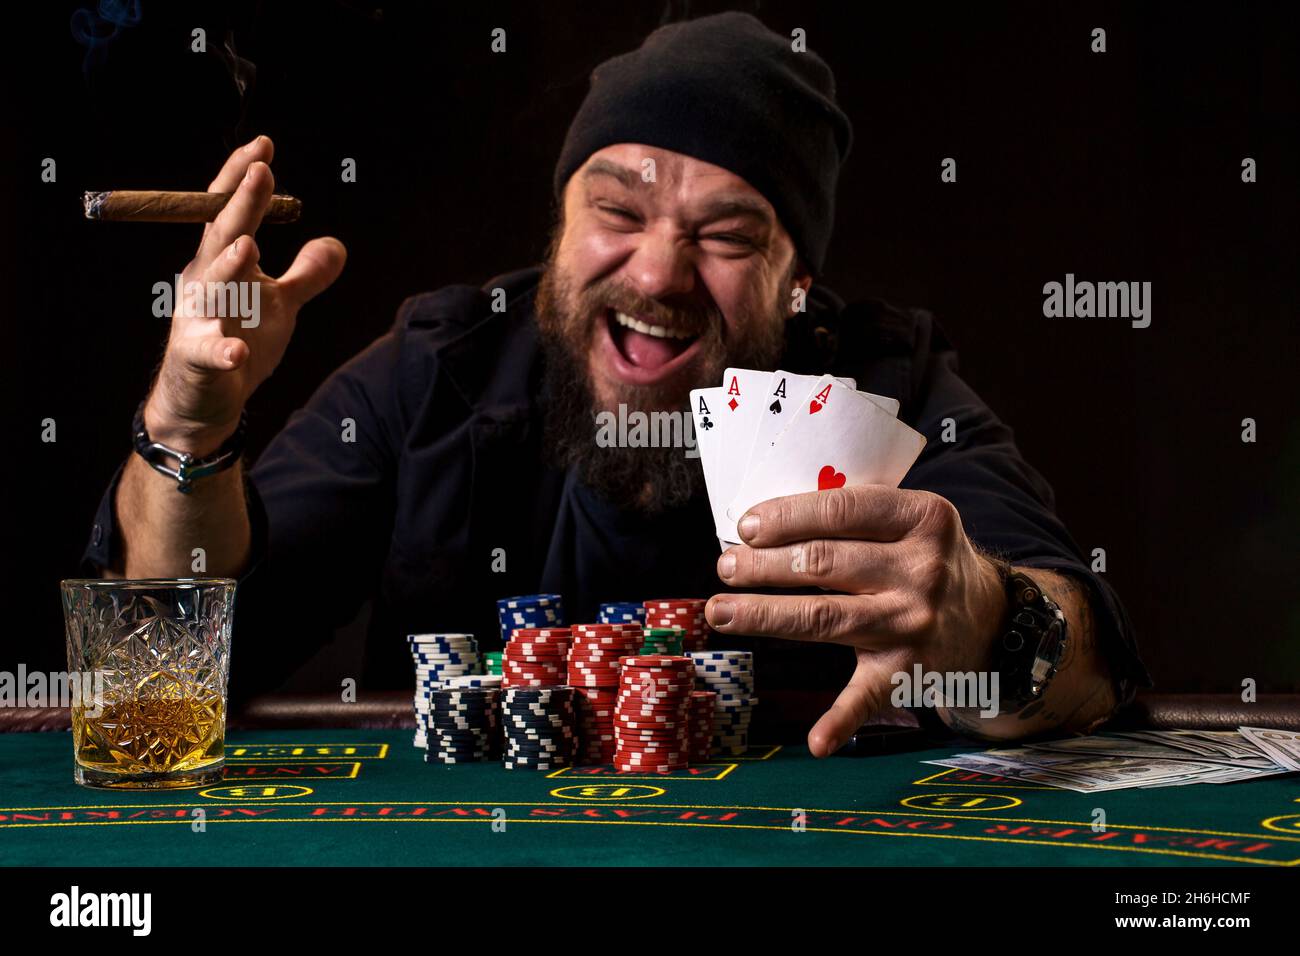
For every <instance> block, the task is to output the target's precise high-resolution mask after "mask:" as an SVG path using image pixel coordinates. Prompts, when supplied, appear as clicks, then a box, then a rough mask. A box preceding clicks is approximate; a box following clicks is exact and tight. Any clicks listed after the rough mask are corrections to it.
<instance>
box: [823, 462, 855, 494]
mask: <svg viewBox="0 0 1300 956" xmlns="http://www.w3.org/2000/svg"><path fill="white" fill-rule="evenodd" d="M847 480H848V479H847V478H845V477H844V472H842V471H836V470H835V466H834V465H822V470H821V471H819V472H817V490H818V491H825V490H826V489H827V488H843V487H844V482H846V481H847Z"/></svg>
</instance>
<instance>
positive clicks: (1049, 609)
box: [993, 561, 1069, 713]
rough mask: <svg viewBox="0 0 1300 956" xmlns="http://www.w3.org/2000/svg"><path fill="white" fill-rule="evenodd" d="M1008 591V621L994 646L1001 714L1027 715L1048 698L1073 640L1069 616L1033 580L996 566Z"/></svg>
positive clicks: (1001, 564) (1002, 565)
mask: <svg viewBox="0 0 1300 956" xmlns="http://www.w3.org/2000/svg"><path fill="white" fill-rule="evenodd" d="M994 564H995V565H996V566H997V568H998V571H999V572H1000V573H1001V575H1002V580H1003V583H1004V585H1005V587H1006V592H1007V619H1006V623H1005V624H1004V625H1003V627H1002V631H1001V634H1000V635H999V636H998V638H997V640H996V641H995V642H994V646H993V670H995V671H997V672H998V697H999V707H998V709H999V710H1000V711H1001V712H1003V713H1014V712H1017V711H1021V710H1024V709H1025V708H1026V707H1028V706H1029V705H1031V704H1033V703H1035V702H1036V701H1038V700H1041V699H1042V696H1043V691H1044V690H1046V689H1047V685H1048V683H1049V682H1050V681H1051V679H1052V677H1053V676H1054V675H1055V674H1056V669H1057V666H1058V665H1059V664H1060V663H1061V658H1062V657H1063V656H1064V654H1065V648H1066V642H1067V641H1068V640H1069V635H1068V633H1067V632H1068V629H1067V627H1066V622H1065V612H1064V611H1062V610H1061V608H1060V606H1059V605H1058V604H1057V603H1056V602H1055V601H1053V600H1052V599H1051V598H1049V597H1048V596H1047V595H1046V594H1045V593H1043V589H1042V588H1040V587H1039V586H1038V584H1037V583H1036V582H1035V581H1034V579H1033V578H1031V577H1030V576H1029V575H1027V574H1024V573H1023V572H1020V571H1015V570H1013V569H1012V567H1011V565H1009V564H1007V563H1006V562H1004V561H994Z"/></svg>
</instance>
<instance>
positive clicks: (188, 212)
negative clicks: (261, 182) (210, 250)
mask: <svg viewBox="0 0 1300 956" xmlns="http://www.w3.org/2000/svg"><path fill="white" fill-rule="evenodd" d="M233 195H234V193H187V192H166V191H164V190H161V189H113V190H110V191H108V192H103V193H86V194H85V195H84V196H83V197H82V200H81V201H82V202H83V203H84V204H85V206H86V218H87V219H101V220H104V221H106V222H107V221H113V222H211V221H212V220H214V219H216V218H217V213H219V212H221V210H222V209H223V208H225V205H226V203H228V202H229V201H230V197H231V196H233ZM301 214H302V201H301V200H299V199H295V198H294V197H293V196H272V197H271V204H270V205H269V206H267V207H266V214H265V215H264V216H262V222H297V220H298V217H299V216H300V215H301Z"/></svg>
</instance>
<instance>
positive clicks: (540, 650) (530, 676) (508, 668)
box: [501, 627, 573, 688]
mask: <svg viewBox="0 0 1300 956" xmlns="http://www.w3.org/2000/svg"><path fill="white" fill-rule="evenodd" d="M572 640H573V637H572V635H571V633H570V629H569V628H568V627H549V628H534V627H528V628H520V629H518V630H516V631H515V632H514V637H513V638H512V639H511V641H510V642H509V643H508V644H507V645H506V647H505V650H504V651H503V652H502V656H501V674H502V678H503V681H502V687H503V688H509V687H517V686H523V687H549V686H554V687H559V686H563V685H564V682H565V678H566V676H567V674H566V669H567V663H568V656H569V646H570V644H571V643H572Z"/></svg>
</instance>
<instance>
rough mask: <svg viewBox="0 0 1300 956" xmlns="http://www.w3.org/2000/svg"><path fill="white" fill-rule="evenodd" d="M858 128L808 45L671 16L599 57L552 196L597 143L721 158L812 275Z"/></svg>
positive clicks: (748, 20)
mask: <svg viewBox="0 0 1300 956" xmlns="http://www.w3.org/2000/svg"><path fill="white" fill-rule="evenodd" d="M852 141H853V128H852V126H851V125H850V123H849V119H848V117H847V116H845V115H844V112H843V111H842V110H840V108H839V107H838V106H836V105H835V79H834V77H833V76H832V75H831V71H830V67H828V66H827V65H826V63H825V62H824V61H823V60H822V59H821V57H819V56H817V55H816V54H815V53H811V52H803V53H796V52H795V51H794V50H793V49H792V48H791V39H790V38H789V37H782V36H781V35H780V34H777V33H774V32H772V31H771V30H769V29H768V28H767V27H765V26H763V24H762V23H760V22H759V21H758V20H757V19H755V18H754V17H752V16H750V15H749V14H747V13H734V12H733V13H720V14H717V15H715V16H710V17H701V18H700V19H698V20H687V21H684V22H682V23H671V24H669V25H667V26H664V27H660V28H659V29H658V30H655V31H654V32H653V33H651V34H650V35H649V36H648V37H646V40H645V42H644V43H643V44H641V46H640V48H639V49H636V50H633V51H632V52H631V53H624V54H622V55H621V56H616V57H614V58H612V59H610V60H606V61H605V62H604V63H602V64H600V65H599V66H598V67H596V69H595V70H593V71H592V74H591V89H590V91H589V92H588V93H587V98H586V99H585V100H583V103H582V106H581V107H579V109H578V114H577V116H575V117H574V118H573V123H572V125H570V126H569V133H568V135H567V136H566V137H565V140H564V148H563V149H562V150H561V151H560V159H559V162H558V163H557V164H556V166H555V195H556V198H557V199H560V200H561V201H563V196H564V187H565V184H566V183H568V181H569V177H570V176H572V175H573V174H574V173H575V172H576V171H577V169H578V168H579V167H580V166H581V165H582V164H583V163H585V162H586V161H587V159H588V158H589V157H590V156H591V154H592V153H594V152H596V151H597V150H600V149H604V148H605V147H606V146H611V145H613V144H615V143H645V144H646V145H648V146H657V147H659V148H660V149H668V150H672V151H673V152H676V153H684V154H686V155H688V156H693V157H695V158H696V159H701V160H703V161H705V162H707V163H712V164H713V165H715V166H721V167H722V168H724V169H728V170H730V171H731V172H733V173H735V174H736V175H737V176H740V177H741V178H743V179H744V180H745V181H746V182H748V183H749V184H750V185H751V186H753V187H754V188H755V189H757V190H758V191H759V192H760V193H762V194H763V196H764V197H765V198H766V199H767V201H768V202H770V203H771V204H772V207H773V208H774V209H775V210H776V214H777V215H778V216H779V217H780V219H781V224H782V225H783V226H785V228H786V231H787V232H789V233H790V236H791V238H792V239H793V240H794V244H795V248H796V249H798V251H799V254H800V256H802V258H803V260H804V263H805V264H806V265H807V266H808V268H809V269H810V270H811V271H812V272H813V273H814V274H816V273H819V272H820V271H821V268H822V261H823V259H824V258H825V255H826V246H827V244H828V243H829V242H830V237H831V225H832V220H833V217H834V213H835V183H836V180H837V179H838V177H839V169H840V164H841V163H842V162H843V161H844V157H845V156H847V155H848V152H849V146H850V145H851V144H852Z"/></svg>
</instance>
